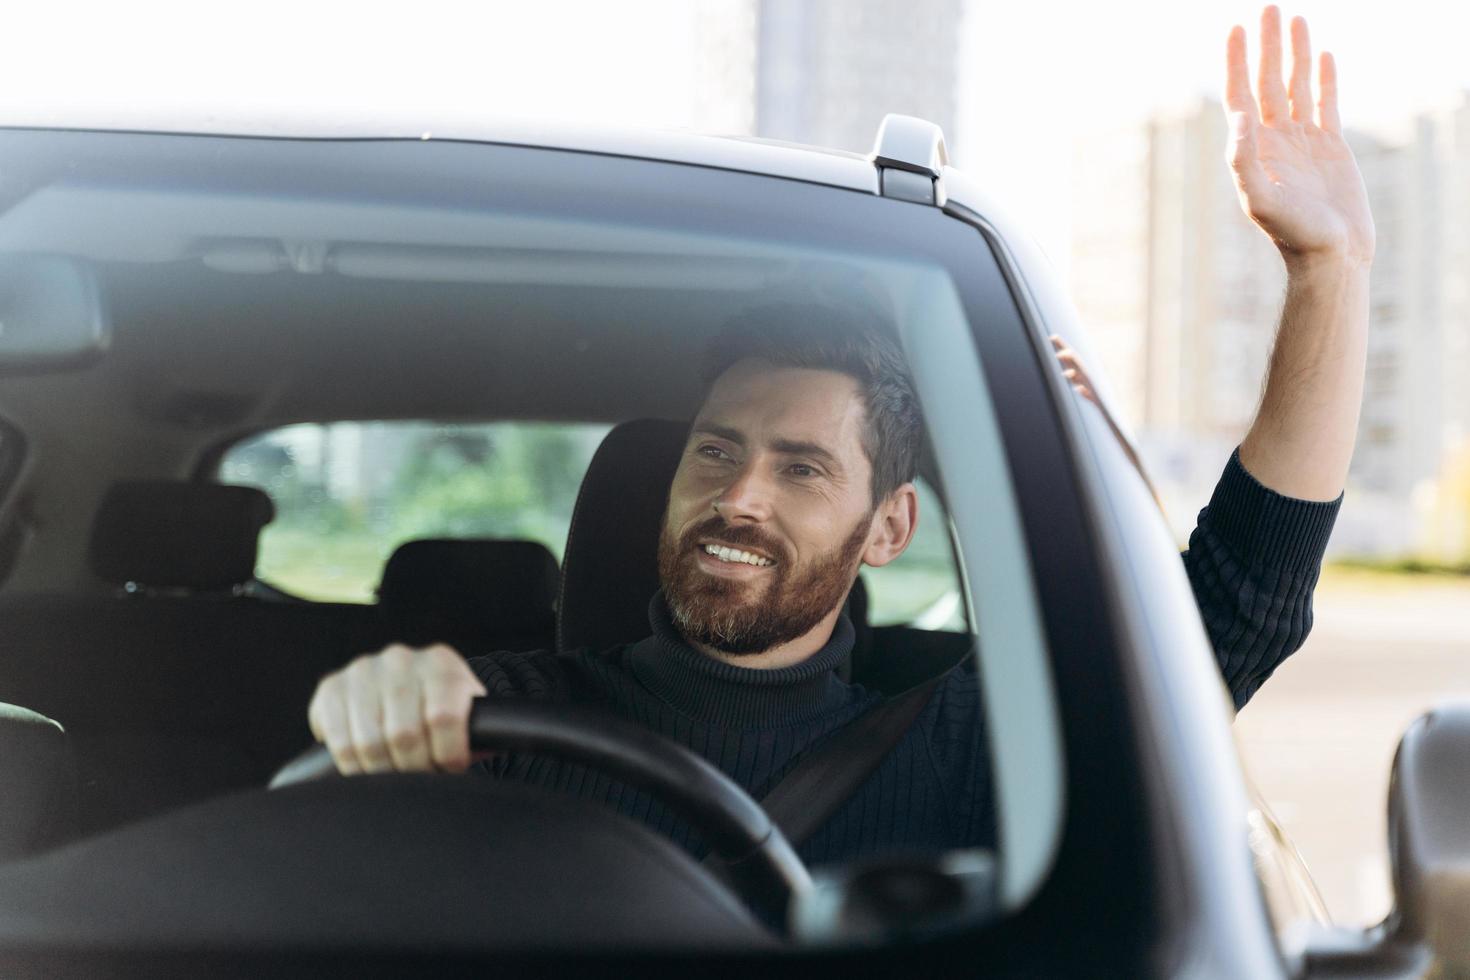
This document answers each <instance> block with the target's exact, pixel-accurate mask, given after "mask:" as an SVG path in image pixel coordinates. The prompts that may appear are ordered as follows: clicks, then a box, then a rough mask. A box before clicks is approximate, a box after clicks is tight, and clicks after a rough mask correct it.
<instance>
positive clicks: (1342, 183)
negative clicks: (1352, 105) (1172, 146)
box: [1225, 7, 1374, 262]
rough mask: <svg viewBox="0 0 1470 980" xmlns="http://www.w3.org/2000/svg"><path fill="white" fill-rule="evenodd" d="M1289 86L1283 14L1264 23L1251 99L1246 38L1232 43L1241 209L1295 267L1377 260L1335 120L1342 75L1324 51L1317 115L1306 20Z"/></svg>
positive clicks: (1267, 15) (1234, 166) (1231, 110)
mask: <svg viewBox="0 0 1470 980" xmlns="http://www.w3.org/2000/svg"><path fill="white" fill-rule="evenodd" d="M1291 55H1292V57H1291V62H1292V64H1291V78H1290V81H1289V83H1288V84H1287V85H1283V84H1282V73H1281V68H1282V44H1281V12H1280V10H1278V9H1277V8H1276V7H1267V8H1266V9H1265V10H1264V11H1263V12H1262V14H1261V59H1260V69H1259V72H1258V74H1257V78H1256V89H1257V93H1258V94H1259V99H1260V101H1259V104H1258V103H1257V100H1256V97H1255V96H1254V95H1253V94H1252V92H1251V85H1250V80H1249V71H1248V68H1247V63H1246V50H1245V31H1244V29H1242V28H1240V27H1236V28H1235V29H1234V30H1232V31H1231V32H1230V38H1229V41H1228V42H1227V44H1226V85H1225V106H1226V112H1227V113H1228V114H1229V116H1230V123H1231V139H1230V144H1229V148H1228V150H1227V158H1228V160H1229V163H1230V169H1231V171H1232V173H1233V174H1234V175H1235V186H1236V190H1237V192H1238V193H1239V196H1240V204H1241V207H1242V208H1243V209H1244V210H1245V213H1246V214H1248V215H1249V216H1250V218H1251V220H1252V221H1254V222H1256V224H1258V225H1260V226H1261V228H1263V229H1264V230H1265V232H1266V233H1267V234H1268V235H1270V236H1271V238H1272V240H1273V241H1275V242H1276V244H1277V245H1278V246H1279V247H1280V248H1281V250H1282V252H1283V253H1284V254H1285V255H1286V257H1287V259H1288V261H1291V260H1292V259H1295V258H1302V259H1305V258H1311V257H1314V256H1317V255H1329V256H1332V257H1334V258H1342V259H1348V260H1351V261H1359V262H1367V261H1369V260H1370V259H1371V258H1372V257H1373V244H1374V232H1373V216H1372V213H1371V212H1370V211H1369V209H1368V195H1367V192H1366V190H1365V189H1364V187H1363V177H1362V175H1361V174H1360V173H1359V172H1358V165H1357V162H1356V161H1355V160H1354V159H1353V154H1352V150H1350V149H1349V148H1348V145H1347V141H1346V140H1345V139H1343V136H1342V122H1341V120H1340V119H1339V117H1338V111H1337V68H1336V65H1335V63H1334V61H1333V58H1332V55H1330V54H1327V53H1326V52H1324V53H1323V54H1322V58H1321V62H1320V67H1319V80H1318V88H1319V92H1320V99H1319V101H1318V102H1317V104H1316V108H1317V112H1316V116H1315V118H1314V116H1313V113H1312V77H1311V76H1312V54H1311V43H1310V40H1309V38H1308V35H1307V24H1306V21H1304V20H1302V19H1301V18H1300V17H1296V18H1293V20H1292V22H1291Z"/></svg>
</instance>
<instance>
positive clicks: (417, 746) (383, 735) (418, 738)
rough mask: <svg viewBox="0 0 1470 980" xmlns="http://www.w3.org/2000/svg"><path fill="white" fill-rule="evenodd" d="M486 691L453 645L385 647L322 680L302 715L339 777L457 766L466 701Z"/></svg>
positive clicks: (463, 744) (462, 752) (461, 760)
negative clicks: (334, 764) (418, 648)
mask: <svg viewBox="0 0 1470 980" xmlns="http://www.w3.org/2000/svg"><path fill="white" fill-rule="evenodd" d="M484 694H485V686H484V685H483V684H481V683H480V680H479V678H477V677H476V676H475V674H474V671H472V670H471V669H470V666H469V664H467V663H465V661H464V658H463V657H461V656H460V655H459V654H458V653H456V652H455V651H454V650H452V649H451V648H449V647H447V646H443V645H442V644H441V645H439V646H432V647H428V648H426V649H422V650H416V649H412V648H410V647H406V646H390V647H388V648H387V649H385V650H383V651H381V652H380V653H376V654H372V655H364V656H361V657H358V658H357V659H356V660H354V661H352V663H350V664H348V665H347V666H346V667H344V668H343V669H341V670H339V671H337V672H336V673H333V674H328V675H327V676H326V677H324V678H322V680H321V683H319V684H318V685H317V688H316V694H314V695H313V696H312V699H311V706H310V707H309V708H308V709H307V714H306V717H307V721H308V722H309V723H310V725H311V733H312V734H313V735H314V736H316V740H317V741H318V742H322V743H323V744H325V745H326V746H327V748H328V749H329V750H330V751H331V753H332V760H333V761H334V762H335V763H336V764H337V769H338V771H340V772H341V773H342V774H343V775H348V776H351V775H354V774H356V773H362V772H432V771H440V772H462V771H463V770H464V769H466V768H467V767H468V766H469V764H470V748H469V716H470V707H471V705H472V703H473V701H474V699H475V698H476V697H482V696H484Z"/></svg>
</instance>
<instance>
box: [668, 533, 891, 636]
mask: <svg viewBox="0 0 1470 980" xmlns="http://www.w3.org/2000/svg"><path fill="white" fill-rule="evenodd" d="M871 519H872V515H871V514H870V515H868V516H867V517H865V518H863V519H862V520H860V521H858V523H857V526H856V527H855V528H853V530H852V533H851V534H849V535H848V536H847V539H846V540H845V541H843V542H842V543H841V544H839V545H837V547H835V548H833V549H832V550H831V551H828V552H826V553H825V554H822V555H818V556H817V557H816V558H815V559H813V560H812V561H811V562H809V563H808V564H807V565H806V567H804V568H798V567H796V566H795V563H794V562H792V561H791V560H790V557H789V555H788V553H787V551H786V549H784V548H782V547H781V546H780V545H779V544H778V543H777V542H775V541H773V540H771V539H770V538H769V537H768V536H767V535H766V533H765V532H764V531H762V530H761V529H759V528H757V527H755V526H753V525H748V524H743V525H739V526H732V525H729V524H726V523H725V521H724V519H723V518H721V517H718V516H716V517H711V518H710V519H709V520H707V521H704V522H702V523H700V524H697V525H695V526H693V527H691V528H690V529H689V530H688V531H686V532H684V533H683V534H682V535H680V536H679V537H678V539H677V540H675V538H674V536H673V534H672V533H671V532H670V530H669V526H668V521H667V519H665V521H664V526H663V530H662V531H661V532H660V533H659V539H658V577H659V582H660V583H661V584H662V585H663V590H664V598H665V600H666V601H667V602H668V606H669V612H670V614H671V615H672V616H673V620H674V625H675V626H676V627H678V629H679V632H680V633H682V634H683V635H684V638H685V639H686V640H689V641H690V642H693V643H699V644H703V645H705V646H708V647H711V648H713V649H715V650H718V651H720V652H721V653H728V654H735V655H742V654H756V653H764V652H765V651H767V650H769V649H771V648H772V647H775V646H780V645H781V644H783V643H789V642H791V641H792V640H794V639H796V638H797V637H800V636H803V635H805V634H806V633H807V632H809V631H810V630H811V629H812V627H814V626H816V625H817V624H818V623H819V622H821V621H822V618H823V617H824V616H826V615H827V614H828V613H830V612H831V611H832V610H833V609H835V608H837V606H838V605H839V604H840V603H841V602H842V601H843V600H844V599H846V598H847V593H848V592H849V591H850V590H851V589H852V582H853V578H854V577H855V575H856V572H857V564H858V556H859V555H860V554H862V551H863V546H864V544H865V543H866V542H867V537H868V525H869V523H870V522H871ZM702 537H711V538H718V539H719V540H720V541H722V542H724V543H726V544H730V545H734V546H736V547H741V548H753V549H757V550H759V551H761V552H763V553H765V554H767V555H769V556H771V558H772V559H774V560H775V562H776V564H775V565H774V566H772V567H771V569H770V573H769V575H768V576H767V577H768V579H769V580H768V581H767V582H766V583H765V584H764V585H763V586H762V585H758V584H751V583H748V582H742V581H738V580H733V579H726V578H719V577H717V576H714V575H710V574H709V573H707V572H704V571H702V570H701V569H700V568H699V565H698V547H697V545H698V541H699V539H700V538H702ZM748 592H749V593H753V594H751V595H747V594H746V593H748Z"/></svg>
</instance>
